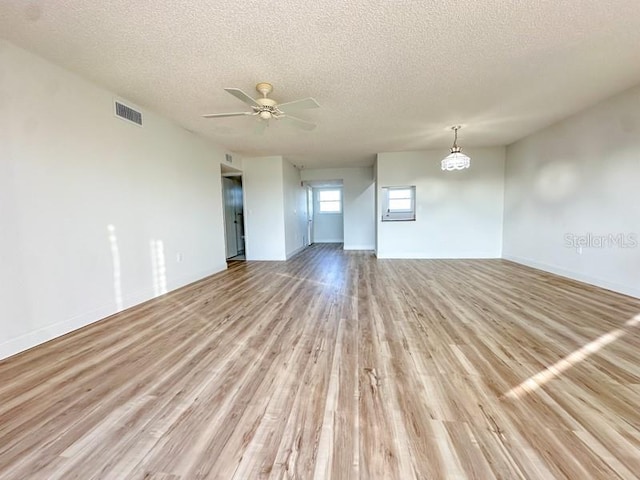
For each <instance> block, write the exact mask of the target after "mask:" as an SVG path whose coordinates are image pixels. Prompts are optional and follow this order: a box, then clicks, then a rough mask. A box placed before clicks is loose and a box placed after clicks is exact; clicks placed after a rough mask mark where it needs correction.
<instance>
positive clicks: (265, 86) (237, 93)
mask: <svg viewBox="0 0 640 480" xmlns="http://www.w3.org/2000/svg"><path fill="white" fill-rule="evenodd" d="M225 90H226V91H227V92H229V93H230V94H231V95H233V96H234V97H236V98H238V99H239V100H241V101H243V102H244V103H246V104H247V105H249V106H250V107H251V109H252V111H251V112H233V113H210V114H207V115H203V117H204V118H221V117H240V116H244V115H250V116H257V117H258V119H259V120H261V122H260V124H259V129H260V130H264V129H265V128H266V126H267V124H268V122H269V120H271V119H272V118H275V119H276V120H286V121H287V122H289V123H291V124H292V125H295V126H296V127H298V128H302V129H303V130H313V129H314V128H316V124H315V123H312V122H309V121H307V120H303V119H301V118H298V117H294V116H291V115H289V112H296V111H298V110H305V109H308V108H318V107H319V106H320V105H319V104H318V102H316V101H315V100H314V99H313V98H311V97H308V98H305V99H302V100H294V101H292V102H286V103H277V102H276V101H275V100H273V99H272V98H269V94H270V93H271V92H272V91H273V85H271V84H270V83H266V82H261V83H259V84H257V85H256V90H257V91H258V92H259V93H260V94H262V97H260V98H255V99H254V98H251V97H250V96H249V95H247V94H246V93H244V92H243V91H242V90H240V89H239V88H225Z"/></svg>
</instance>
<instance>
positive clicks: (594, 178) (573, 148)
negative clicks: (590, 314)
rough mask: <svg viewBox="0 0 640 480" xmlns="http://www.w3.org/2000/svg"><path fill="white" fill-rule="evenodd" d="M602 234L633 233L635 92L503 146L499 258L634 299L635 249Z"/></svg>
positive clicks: (638, 203)
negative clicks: (573, 243)
mask: <svg viewBox="0 0 640 480" xmlns="http://www.w3.org/2000/svg"><path fill="white" fill-rule="evenodd" d="M571 234H573V235H576V236H582V237H583V238H585V240H583V241H586V237H585V236H586V235H588V234H591V235H592V240H591V244H592V247H583V248H582V249H581V252H580V249H579V248H571V247H569V246H567V239H566V238H565V236H566V235H571ZM610 234H611V235H618V234H623V235H631V234H635V235H640V87H637V88H634V89H632V90H629V91H627V92H625V93H623V94H621V95H618V96H616V97H613V98H611V99H609V100H607V101H605V102H602V103H600V104H598V105H596V106H594V107H592V108H590V109H588V110H585V111H583V112H581V113H579V114H577V115H575V116H573V117H571V118H569V119H566V120H564V121H562V122H559V123H557V124H555V125H553V126H551V127H548V128H546V129H544V130H542V131H540V132H538V133H536V134H534V135H531V136H529V137H527V138H525V139H523V140H520V141H519V142H517V143H515V144H513V145H511V146H510V147H508V149H507V167H506V191H505V215H504V257H505V258H507V259H510V260H514V261H516V262H520V263H523V264H526V265H530V266H533V267H537V268H541V269H543V270H548V271H550V272H554V273H558V274H560V275H565V276H567V277H571V278H575V279H578V280H581V281H585V282H588V283H592V284H594V285H599V286H602V287H605V288H609V289H612V290H616V291H619V292H622V293H627V294H629V295H633V296H636V297H640V247H638V245H637V242H635V244H636V246H635V248H621V247H619V246H615V245H611V246H606V242H605V246H604V248H596V247H597V246H598V244H599V241H596V240H593V237H594V236H608V235H610ZM627 240H628V244H629V246H631V247H632V246H633V244H634V242H633V241H632V240H631V239H629V238H627Z"/></svg>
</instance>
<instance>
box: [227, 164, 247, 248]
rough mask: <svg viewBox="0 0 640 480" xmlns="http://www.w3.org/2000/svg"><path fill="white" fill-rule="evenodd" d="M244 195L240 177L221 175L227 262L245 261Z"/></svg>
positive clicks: (234, 174) (238, 175)
mask: <svg viewBox="0 0 640 480" xmlns="http://www.w3.org/2000/svg"><path fill="white" fill-rule="evenodd" d="M243 198H244V195H243V192H242V176H241V175H240V174H239V173H236V172H223V173H222V200H223V205H224V233H225V245H226V255H227V260H245V258H246V256H245V253H246V252H245V243H244V200H243Z"/></svg>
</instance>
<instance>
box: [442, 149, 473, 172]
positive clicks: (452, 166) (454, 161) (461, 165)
mask: <svg viewBox="0 0 640 480" xmlns="http://www.w3.org/2000/svg"><path fill="white" fill-rule="evenodd" d="M470 166H471V159H470V158H469V157H468V156H467V155H465V154H464V153H462V152H452V153H450V154H449V155H447V156H446V157H445V158H444V160H442V170H464V169H465V168H469V167H470Z"/></svg>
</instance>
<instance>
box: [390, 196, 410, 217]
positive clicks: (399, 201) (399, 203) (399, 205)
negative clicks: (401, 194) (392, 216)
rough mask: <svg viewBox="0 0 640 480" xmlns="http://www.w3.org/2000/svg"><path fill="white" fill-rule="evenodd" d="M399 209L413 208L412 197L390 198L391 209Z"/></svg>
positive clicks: (391, 210)
mask: <svg viewBox="0 0 640 480" xmlns="http://www.w3.org/2000/svg"><path fill="white" fill-rule="evenodd" d="M389 193H391V192H389ZM398 210H404V211H408V210H411V199H410V198H396V199H391V198H390V199H389V211H390V212H393V211H398Z"/></svg>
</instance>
